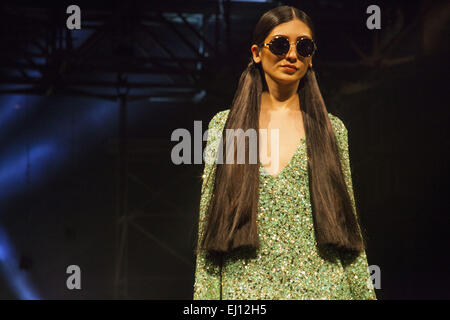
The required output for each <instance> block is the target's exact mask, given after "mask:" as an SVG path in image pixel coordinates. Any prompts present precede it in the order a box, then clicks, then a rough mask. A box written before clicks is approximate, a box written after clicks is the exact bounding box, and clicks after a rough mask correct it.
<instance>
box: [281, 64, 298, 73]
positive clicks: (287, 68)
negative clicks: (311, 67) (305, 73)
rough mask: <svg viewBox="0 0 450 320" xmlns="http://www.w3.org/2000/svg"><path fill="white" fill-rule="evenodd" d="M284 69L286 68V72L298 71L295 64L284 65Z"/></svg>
mask: <svg viewBox="0 0 450 320" xmlns="http://www.w3.org/2000/svg"><path fill="white" fill-rule="evenodd" d="M282 67H283V68H285V69H286V70H292V71H295V70H297V67H296V66H294V65H293V64H284V65H282Z"/></svg>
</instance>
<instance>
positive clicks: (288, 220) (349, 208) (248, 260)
mask: <svg viewBox="0 0 450 320" xmlns="http://www.w3.org/2000/svg"><path fill="white" fill-rule="evenodd" d="M314 39H315V36H314V29H313V25H312V22H311V20H310V18H309V17H308V16H307V15H306V14H305V13H304V12H303V11H301V10H298V9H296V8H294V7H290V6H280V7H277V8H274V9H272V10H270V11H268V12H266V13H265V14H264V15H263V16H262V17H261V18H260V20H259V22H258V23H257V25H256V27H255V29H254V32H253V39H252V43H253V45H252V46H251V53H252V56H251V62H250V63H249V65H248V67H247V69H246V70H244V72H243V73H242V75H241V78H240V80H239V86H238V89H237V92H236V95H235V97H234V99H233V103H232V106H231V108H230V109H227V110H224V111H221V112H218V113H217V114H216V115H215V116H214V117H213V118H212V120H211V121H210V123H209V126H208V141H207V148H206V151H205V156H206V157H205V160H206V161H205V162H206V163H205V168H204V172H203V185H202V195H201V199H200V213H199V224H198V226H199V232H198V241H197V248H196V255H197V260H196V270H195V283H194V299H227V300H228V299H240V300H244V299H376V295H375V291H374V288H373V285H372V282H371V279H370V273H369V269H368V263H367V257H366V252H365V241H364V237H363V235H362V232H361V228H360V225H359V221H358V215H357V212H356V207H355V202H354V196H353V189H352V179H351V171H350V161H349V155H348V142H347V129H346V127H345V126H344V124H343V122H342V121H341V120H340V119H339V118H337V117H336V116H333V115H332V114H330V113H328V112H327V109H326V107H325V103H324V101H323V99H322V95H321V93H320V90H319V88H318V84H317V81H316V77H315V73H314V70H313V69H312V57H313V55H314V52H315V51H316V49H317V46H316V43H315V41H314ZM225 129H242V130H243V131H244V132H245V131H246V130H248V129H254V130H256V132H258V133H259V134H260V135H261V133H260V132H263V131H264V130H265V131H266V132H268V139H261V137H262V136H259V135H258V146H261V148H258V159H257V161H256V163H251V161H245V163H244V164H242V163H229V162H226V163H224V164H222V163H220V162H218V161H216V159H217V155H218V153H217V151H218V150H219V148H223V149H220V150H221V153H222V154H223V150H228V149H227V141H228V140H227V139H222V136H223V137H225V135H223V134H222V132H225V131H224V130H225ZM261 129H263V130H261ZM273 130H278V131H277V132H278V133H279V143H278V142H277V141H276V142H273V143H274V145H273V146H271V145H270V143H268V142H270V141H275V140H273V139H272V138H273V137H271V133H272V132H273ZM211 131H213V133H214V132H216V133H217V132H218V133H219V134H211ZM264 140H265V141H268V142H267V143H268V145H267V146H266V145H263V143H264V144H266V142H263V141H264ZM230 144H231V143H230ZM273 147H275V148H278V150H279V156H278V157H270V155H269V158H273V161H270V162H267V161H266V162H267V163H266V165H263V163H262V162H261V160H260V159H263V158H264V159H265V157H263V155H264V154H263V150H266V149H267V150H271V149H272V148H273ZM245 150H246V152H248V150H249V148H248V147H246V148H245ZM227 152H228V151H227ZM233 152H234V155H236V152H237V146H236V147H235V148H234V151H233ZM211 160H213V161H211ZM277 164H278V165H277Z"/></svg>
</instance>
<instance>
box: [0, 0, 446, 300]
mask: <svg viewBox="0 0 450 320" xmlns="http://www.w3.org/2000/svg"><path fill="white" fill-rule="evenodd" d="M70 4H77V5H78V6H80V8H81V30H73V31H69V30H68V29H67V28H66V27H65V20H66V18H67V16H68V14H66V7H67V6H68V5H70ZM282 4H290V5H294V6H297V7H298V8H299V9H302V10H304V11H305V12H306V13H307V14H308V15H309V16H310V17H311V18H312V20H313V22H314V24H315V27H316V33H317V44H318V48H319V51H318V52H317V54H316V55H315V56H314V58H313V64H314V68H315V70H316V72H317V76H318V81H319V85H320V87H321V90H322V94H323V96H324V99H325V102H326V105H327V108H328V111H329V112H331V113H333V114H335V115H337V116H338V117H339V118H341V119H342V121H343V122H344V123H345V125H346V126H347V128H348V131H349V148H350V157H351V165H352V172H353V185H354V191H355V197H356V201H357V207H358V210H359V214H360V217H361V223H362V226H363V228H364V229H365V230H366V233H367V243H368V249H367V255H368V260H369V264H370V265H378V266H379V267H380V269H381V289H378V290H377V291H376V293H377V297H378V299H381V300H383V299H448V298H450V293H449V291H448V288H449V286H450V279H449V278H450V273H449V271H448V270H449V269H450V259H449V257H448V243H449V235H448V234H449V231H448V230H449V229H448V227H449V215H448V214H449V204H448V203H449V202H448V194H447V191H448V190H449V177H450V176H449V166H448V162H449V142H448V138H449V137H450V134H449V127H450V126H449V120H450V113H449V109H448V94H447V90H448V89H447V86H448V85H445V84H446V83H448V77H447V74H448V69H449V64H448V53H449V46H448V38H449V37H448V36H449V17H450V6H449V3H448V2H447V1H375V2H373V1H370V2H369V1H338V0H335V1H298V2H294V1H286V2H235V1H231V2H230V1H189V2H185V3H182V2H178V1H164V2H149V1H147V2H138V1H104V2H92V1H76V2H74V3H69V2H67V3H65V2H64V1H61V2H58V4H53V3H51V2H45V1H38V2H36V1H29V2H27V1H11V2H2V4H1V5H0V10H1V11H0V26H1V33H0V35H1V39H0V41H1V48H2V49H1V50H0V61H1V62H0V63H1V74H0V270H1V272H2V273H1V276H0V298H1V299H191V298H192V290H193V282H194V268H195V257H194V255H193V252H192V249H193V244H194V241H195V239H196V232H197V218H198V207H199V200H200V188H201V174H202V170H203V164H183V165H175V164H173V163H172V161H171V157H170V155H171V149H172V147H174V146H175V145H176V144H177V143H178V142H176V141H171V134H172V132H173V131H174V130H175V129H177V128H186V129H187V130H188V131H189V132H191V133H192V134H193V132H194V121H195V120H197V121H202V128H203V131H204V130H206V126H207V124H208V122H209V120H210V119H211V117H212V116H213V115H214V114H215V113H217V112H218V111H221V110H224V109H228V108H230V103H231V101H232V98H233V95H234V92H235V90H236V86H237V81H238V79H239V76H240V74H241V72H242V71H243V70H244V68H245V67H246V65H247V62H248V59H249V57H250V45H251V44H250V42H249V41H250V36H251V31H252V28H253V26H254V25H255V24H256V22H257V21H258V19H259V17H260V16H261V14H263V13H264V12H265V11H267V10H269V9H271V8H273V7H275V6H277V5H282ZM371 4H377V5H378V6H379V7H380V9H381V20H382V25H381V29H380V30H369V29H367V27H366V19H367V17H368V14H367V13H366V8H367V6H368V5H371ZM177 13H178V14H177ZM183 18H184V19H183ZM127 88H128V90H127ZM69 265H78V266H79V267H80V268H81V276H82V277H81V279H82V280H81V286H82V288H81V290H68V289H67V287H66V279H67V277H68V276H69V275H68V274H66V268H67V267H68V266H69Z"/></svg>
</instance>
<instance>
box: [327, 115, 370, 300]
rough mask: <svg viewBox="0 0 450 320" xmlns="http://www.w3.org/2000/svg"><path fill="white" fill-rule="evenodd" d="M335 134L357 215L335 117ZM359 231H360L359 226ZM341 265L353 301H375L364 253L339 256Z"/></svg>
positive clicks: (342, 133)
mask: <svg viewBox="0 0 450 320" xmlns="http://www.w3.org/2000/svg"><path fill="white" fill-rule="evenodd" d="M333 122H334V125H335V133H336V138H337V139H338V144H339V148H340V159H341V163H342V165H343V167H342V169H343V172H344V176H345V182H346V184H347V188H348V190H349V194H350V199H351V202H352V206H353V209H354V210H355V214H356V215H357V214H358V213H357V211H356V205H355V198H354V194H353V184H352V175H351V169H350V157H349V151H348V134H347V128H346V127H345V125H344V123H343V122H342V120H340V119H339V118H337V117H335V118H334V121H333ZM358 227H359V230H360V231H361V228H360V226H358ZM341 260H342V265H343V267H344V271H345V274H346V277H347V281H348V283H349V285H350V289H351V291H352V295H353V298H354V299H357V300H376V294H375V289H374V287H373V285H372V282H371V280H369V277H370V271H369V266H368V262H367V256H366V251H365V250H362V251H361V252H360V254H359V255H358V256H356V257H355V256H354V255H353V256H352V255H350V254H346V253H344V254H342V256H341Z"/></svg>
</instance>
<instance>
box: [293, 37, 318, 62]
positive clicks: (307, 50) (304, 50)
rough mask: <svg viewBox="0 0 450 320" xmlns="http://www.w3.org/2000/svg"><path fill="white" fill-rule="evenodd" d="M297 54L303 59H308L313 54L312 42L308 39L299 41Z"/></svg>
mask: <svg viewBox="0 0 450 320" xmlns="http://www.w3.org/2000/svg"><path fill="white" fill-rule="evenodd" d="M297 52H298V54H299V55H301V56H303V57H309V56H310V55H312V54H313V53H314V42H313V41H312V40H311V39H308V38H303V39H300V41H299V42H298V43H297Z"/></svg>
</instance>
